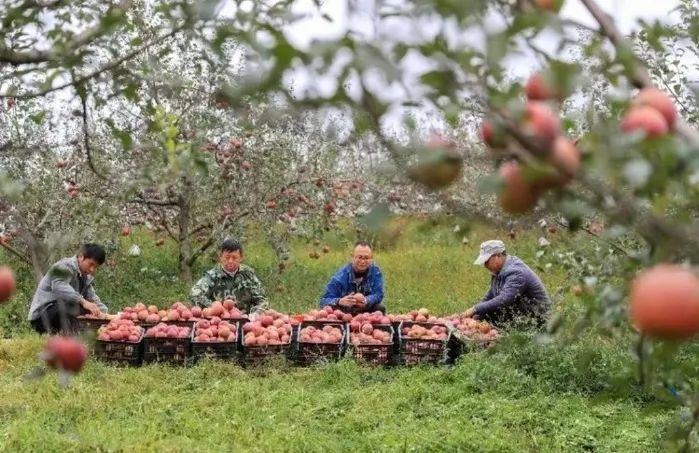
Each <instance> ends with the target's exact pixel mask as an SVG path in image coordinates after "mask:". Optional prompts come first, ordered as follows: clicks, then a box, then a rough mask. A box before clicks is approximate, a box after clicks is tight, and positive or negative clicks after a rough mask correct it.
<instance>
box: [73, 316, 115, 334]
mask: <svg viewBox="0 0 699 453" xmlns="http://www.w3.org/2000/svg"><path fill="white" fill-rule="evenodd" d="M77 320H78V322H77V330H78V331H79V332H89V331H93V332H96V331H97V330H98V329H99V328H100V327H102V326H103V325H105V324H109V320H108V319H95V318H86V317H84V316H78V317H77Z"/></svg>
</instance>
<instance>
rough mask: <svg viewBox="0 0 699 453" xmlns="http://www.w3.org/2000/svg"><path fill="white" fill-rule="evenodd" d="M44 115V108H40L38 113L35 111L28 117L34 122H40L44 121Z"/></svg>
mask: <svg viewBox="0 0 699 453" xmlns="http://www.w3.org/2000/svg"><path fill="white" fill-rule="evenodd" d="M45 116H46V110H42V111H40V112H39V113H36V114H34V115H32V116H30V117H29V118H31V120H32V121H34V122H35V123H36V124H41V123H43V122H44V117H45Z"/></svg>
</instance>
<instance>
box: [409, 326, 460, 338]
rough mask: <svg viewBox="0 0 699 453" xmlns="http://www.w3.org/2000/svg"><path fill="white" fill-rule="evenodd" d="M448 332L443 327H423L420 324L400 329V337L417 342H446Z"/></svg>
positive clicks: (445, 327)
mask: <svg viewBox="0 0 699 453" xmlns="http://www.w3.org/2000/svg"><path fill="white" fill-rule="evenodd" d="M448 332H449V329H448V328H447V326H444V325H434V326H431V327H425V326H423V325H420V324H413V325H412V326H409V327H403V328H402V330H401V337H402V338H408V339H417V340H440V341H446V340H447V338H449V336H448Z"/></svg>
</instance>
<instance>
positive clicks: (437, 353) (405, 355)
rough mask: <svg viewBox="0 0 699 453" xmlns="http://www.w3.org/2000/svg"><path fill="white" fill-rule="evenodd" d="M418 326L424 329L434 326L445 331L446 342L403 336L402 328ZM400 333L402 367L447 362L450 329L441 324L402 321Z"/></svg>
mask: <svg viewBox="0 0 699 453" xmlns="http://www.w3.org/2000/svg"><path fill="white" fill-rule="evenodd" d="M413 325H420V326H422V327H424V328H426V329H431V328H432V327H434V326H439V327H444V328H445V329H447V338H446V340H436V339H428V338H413V337H408V336H405V335H403V328H405V327H412V326H413ZM399 329H400V330H399V332H400V341H401V344H400V362H401V363H402V364H403V365H415V364H421V363H428V364H442V363H446V362H447V361H448V352H449V349H448V344H449V341H450V338H451V329H450V328H449V326H447V325H446V324H443V323H429V322H413V321H403V322H402V323H401V324H400V327H399Z"/></svg>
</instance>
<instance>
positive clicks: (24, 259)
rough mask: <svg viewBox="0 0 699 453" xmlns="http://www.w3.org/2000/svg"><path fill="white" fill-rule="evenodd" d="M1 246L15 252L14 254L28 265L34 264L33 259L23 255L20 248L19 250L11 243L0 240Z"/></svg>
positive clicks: (12, 252)
mask: <svg viewBox="0 0 699 453" xmlns="http://www.w3.org/2000/svg"><path fill="white" fill-rule="evenodd" d="M0 246H2V247H3V248H4V249H5V250H7V251H8V252H10V253H11V254H13V255H14V256H16V257H17V258H19V259H20V260H22V261H24V262H25V263H27V264H28V265H30V266H33V263H32V260H30V259H29V258H27V257H26V256H24V255H22V253H21V252H20V251H19V250H17V249H16V248H14V247H12V246H11V245H9V244H7V243H5V242H0Z"/></svg>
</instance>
